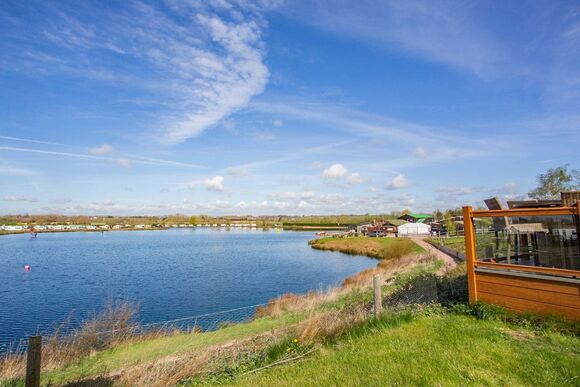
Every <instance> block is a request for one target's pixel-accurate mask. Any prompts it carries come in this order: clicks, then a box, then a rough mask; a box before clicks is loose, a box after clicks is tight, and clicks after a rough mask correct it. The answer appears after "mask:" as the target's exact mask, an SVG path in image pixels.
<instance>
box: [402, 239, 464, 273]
mask: <svg viewBox="0 0 580 387" xmlns="http://www.w3.org/2000/svg"><path fill="white" fill-rule="evenodd" d="M411 239H412V240H413V242H415V243H416V244H418V245H419V246H421V247H422V248H424V249H425V251H427V252H428V253H429V254H432V255H434V256H435V257H437V259H440V260H442V261H443V263H444V266H443V267H442V268H441V269H439V271H438V272H437V274H438V275H444V274H445V273H447V272H449V271H451V270H453V269H455V267H456V266H457V263H458V261H456V260H455V258H454V257H452V256H450V255H447V254H445V253H444V252H443V251H441V250H438V249H436V248H435V247H433V246H431V245H430V244H429V243H427V242H425V241H424V240H423V237H419V236H417V237H411Z"/></svg>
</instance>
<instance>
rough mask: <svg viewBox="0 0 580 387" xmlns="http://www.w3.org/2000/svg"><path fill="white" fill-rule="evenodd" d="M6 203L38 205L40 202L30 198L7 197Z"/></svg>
mask: <svg viewBox="0 0 580 387" xmlns="http://www.w3.org/2000/svg"><path fill="white" fill-rule="evenodd" d="M4 201H5V202H26V203H36V202H38V201H39V200H38V198H34V197H30V196H14V195H11V196H5V197H4Z"/></svg>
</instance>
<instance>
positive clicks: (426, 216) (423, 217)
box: [399, 213, 433, 223]
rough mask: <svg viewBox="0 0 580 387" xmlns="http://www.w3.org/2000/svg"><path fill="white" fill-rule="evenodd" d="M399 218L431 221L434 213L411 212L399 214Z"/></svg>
mask: <svg viewBox="0 0 580 387" xmlns="http://www.w3.org/2000/svg"><path fill="white" fill-rule="evenodd" d="M399 219H401V220H404V221H405V222H409V223H431V222H432V221H433V215H430V214H413V213H409V214H405V215H402V216H399Z"/></svg>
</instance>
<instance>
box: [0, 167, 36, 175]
mask: <svg viewBox="0 0 580 387" xmlns="http://www.w3.org/2000/svg"><path fill="white" fill-rule="evenodd" d="M35 174H36V172H35V171H32V170H30V169H26V168H20V167H14V166H11V165H5V164H0V176H31V175H35Z"/></svg>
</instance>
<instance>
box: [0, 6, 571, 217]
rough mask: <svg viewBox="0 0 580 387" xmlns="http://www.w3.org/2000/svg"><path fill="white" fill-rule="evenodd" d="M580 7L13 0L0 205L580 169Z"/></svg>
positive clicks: (173, 197)
mask: <svg viewBox="0 0 580 387" xmlns="http://www.w3.org/2000/svg"><path fill="white" fill-rule="evenodd" d="M579 107H580V3H578V2H573V1H530V2H527V1H518V2H500V1H498V2H489V1H482V2H477V1H466V2H461V1H450V2H446V1H441V2H432V1H387V0H385V1H380V2H375V1H356V2H355V1H350V2H347V1H288V2H284V1H281V0H280V1H267V0H262V1H255V2H254V1H247V0H237V1H234V0H232V1H230V0H220V1H215V2H211V1H196V0H191V1H185V0H184V1H179V0H160V1H156V2H145V1H118V2H114V1H110V2H97V1H92V2H91V1H78V2H57V1H54V2H51V1H27V2H22V1H15V0H14V1H13V0H5V1H3V2H2V6H1V7H0V212H1V213H22V212H28V213H47V212H51V213H53V212H58V213H63V214H171V213H176V212H182V213H187V214H193V213H197V214H216V215H219V214H257V215H259V214H329V213H377V212H390V211H393V210H400V209H403V208H410V209H412V210H416V211H427V210H432V209H435V208H446V207H454V206H460V205H464V204H479V203H480V202H481V200H482V199H483V198H486V197H489V196H501V197H503V198H514V197H523V196H525V194H526V192H528V191H529V190H530V189H531V188H533V186H534V184H535V176H536V174H537V173H539V172H542V171H544V170H546V169H547V168H550V167H554V166H558V165H563V164H567V163H569V164H570V165H571V166H572V167H579V165H578V162H577V159H578V156H577V155H578V149H579V146H580V113H579V110H578V108H579Z"/></svg>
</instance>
